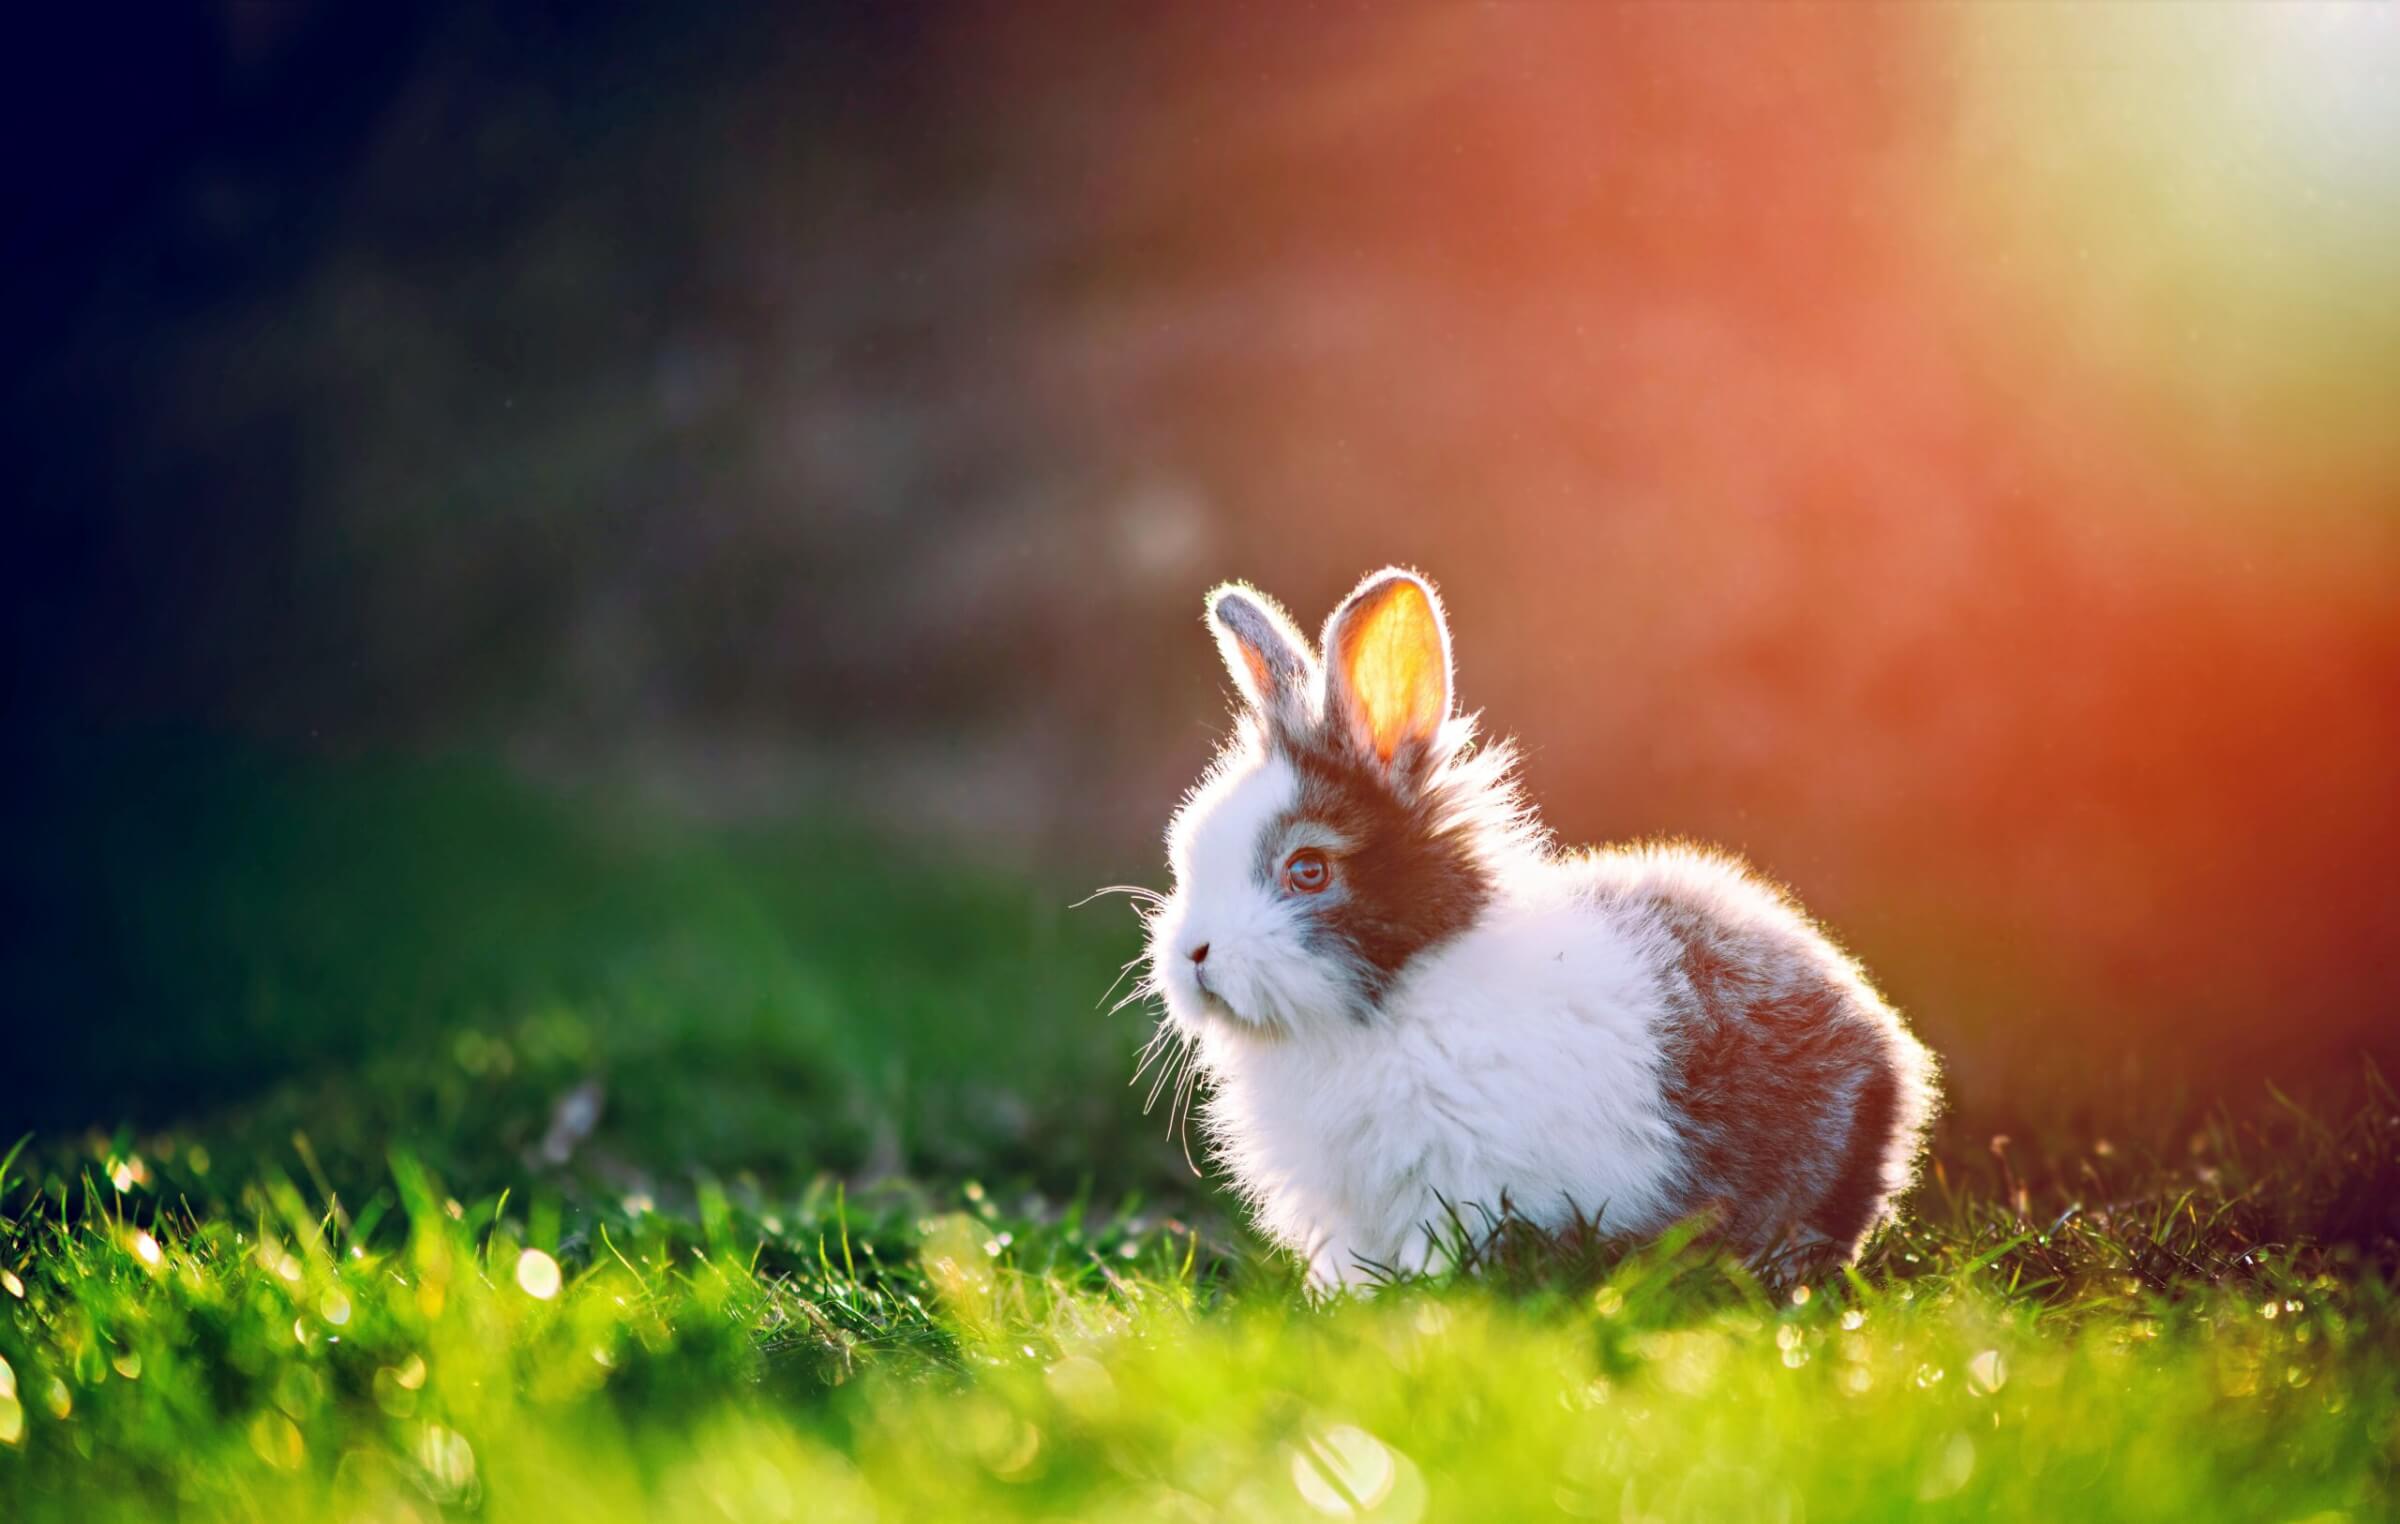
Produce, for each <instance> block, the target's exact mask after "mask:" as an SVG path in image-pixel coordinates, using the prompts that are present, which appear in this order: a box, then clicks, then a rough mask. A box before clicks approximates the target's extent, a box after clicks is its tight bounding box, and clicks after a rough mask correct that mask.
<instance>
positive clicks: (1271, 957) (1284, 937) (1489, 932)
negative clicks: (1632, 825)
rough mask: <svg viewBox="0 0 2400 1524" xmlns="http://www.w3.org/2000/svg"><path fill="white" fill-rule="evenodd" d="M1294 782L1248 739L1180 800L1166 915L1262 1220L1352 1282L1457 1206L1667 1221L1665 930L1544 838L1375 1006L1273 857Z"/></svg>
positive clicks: (1163, 972) (1187, 1006)
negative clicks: (1639, 919)
mask: <svg viewBox="0 0 2400 1524" xmlns="http://www.w3.org/2000/svg"><path fill="white" fill-rule="evenodd" d="M1294 792H1295V785H1294V780H1293V778H1292V776H1291V771H1290V769H1289V767H1288V766H1287V765H1285V764H1284V763H1283V762H1282V761H1281V760H1280V759H1277V758H1275V757H1272V756H1270V755H1266V754H1264V753H1263V752H1262V751H1260V750H1259V749H1258V748H1257V747H1255V746H1251V745H1241V744H1237V746H1236V747H1235V748H1234V749H1233V750H1231V751H1229V753H1228V754H1227V756H1226V757H1225V758H1224V759H1223V760H1222V761H1221V762H1220V763H1219V765H1218V767H1217V768H1216V769H1215V770H1214V771H1213V772H1212V773H1211V775H1210V777H1209V778H1208V779H1207V780H1206V781H1205V782H1204V783H1203V784H1202V785H1201V787H1200V788H1199V789H1197V790H1195V791H1194V793H1193V795H1192V797H1191V799H1190V800H1189V801H1187V803H1186V805H1185V807H1184V809H1183V810H1182V811H1181V812H1180V813H1179V814H1178V815H1177V818H1176V823H1175V826H1174V827H1173V829H1172V830H1171V832H1170V853H1169V855H1170V859H1171V861H1172V862H1173V865H1174V868H1175V877H1176V886H1177V892H1176V893H1175V895H1174V896H1173V897H1172V898H1171V899H1170V900H1169V902H1168V903H1167V905H1166V906H1165V907H1164V908H1163V909H1162V911H1161V913H1160V915H1159V917H1158V919H1157V921H1156V922H1155V923H1154V924H1153V926H1152V929H1151V936H1152V948H1153V952H1152V969H1153V973H1152V977H1153V980H1154V981H1155V983H1156V984H1157V986H1158V987H1159V988H1160V989H1161V990H1162V992H1163V993H1164V995H1165V997H1166V1005H1167V1011H1168V1015H1169V1018H1170V1020H1172V1021H1173V1022H1174V1023H1175V1024H1176V1026H1177V1027H1178V1028H1179V1029H1180V1030H1181V1032H1182V1033H1183V1034H1184V1035H1185V1037H1186V1038H1187V1039H1188V1040H1190V1041H1192V1042H1194V1043H1196V1044H1197V1060H1198V1062H1199V1064H1200V1066H1201V1069H1202V1071H1203V1072H1204V1073H1205V1074H1206V1076H1207V1077H1208V1079H1209V1081H1210V1082H1211V1090H1212V1093H1211V1096H1210V1099H1209V1100H1208V1102H1207V1104H1206V1111H1205V1117H1206V1124H1207V1129H1208V1133H1209V1136H1210V1137H1211V1139H1212V1140H1213V1142H1214V1144H1215V1151H1216V1155H1217V1157H1218V1158H1219V1160H1220V1161H1221V1162H1222V1163H1223V1164H1224V1165H1225V1167H1226V1168H1227V1169H1228V1170H1229V1171H1230V1172H1231V1174H1232V1176H1233V1179H1234V1182H1235V1184H1236V1186H1237V1187H1238V1188H1239V1189H1240V1191H1241V1192H1242V1194H1243V1195H1244V1196H1245V1197H1246V1198H1247V1199H1248V1200H1249V1202H1250V1204H1251V1206H1252V1208H1253V1210H1254V1212H1255V1214H1256V1217H1257V1220H1258V1223H1259V1225H1260V1227H1261V1228H1262V1229H1263V1230H1264V1231H1265V1232H1266V1233H1267V1234H1268V1235H1269V1236H1271V1237H1272V1238H1274V1239H1275V1240H1276V1242H1278V1243H1280V1244H1282V1245H1283V1246H1284V1247H1286V1248H1288V1249H1290V1250H1291V1251H1292V1252H1293V1253H1295V1254H1298V1255H1300V1256H1301V1257H1302V1258H1303V1259H1304V1260H1305V1261H1306V1262H1307V1264H1308V1266H1309V1273H1310V1278H1311V1279H1312V1280H1313V1281H1314V1282H1316V1283H1317V1284H1319V1285H1320V1286H1332V1285H1340V1284H1345V1283H1357V1282H1359V1281H1360V1280H1362V1279H1363V1278H1365V1277H1366V1275H1367V1274H1369V1273H1371V1272H1372V1270H1373V1269H1375V1268H1376V1267H1383V1268H1390V1269H1403V1270H1414V1269H1421V1268H1423V1267H1425V1266H1426V1265H1427V1264H1428V1263H1430V1262H1431V1260H1432V1258H1433V1257H1434V1253H1435V1250H1436V1248H1437V1237H1436V1233H1437V1230H1439V1229H1441V1228H1443V1227H1444V1226H1445V1224H1446V1223H1447V1220H1448V1218H1449V1216H1450V1214H1451V1213H1452V1212H1453V1211H1455V1212H1456V1213H1457V1214H1458V1215H1459V1217H1460V1219H1461V1220H1462V1221H1463V1222H1464V1223H1465V1225H1466V1226H1468V1227H1469V1228H1470V1229H1473V1228H1476V1227H1478V1226H1481V1225H1484V1223H1485V1218H1484V1215H1483V1214H1485V1213H1491V1214H1497V1213H1499V1212H1500V1211H1501V1210H1502V1207H1503V1198H1504V1197H1505V1204H1506V1207H1507V1208H1508V1209H1509V1210H1513V1211H1514V1212H1516V1213H1517V1214H1518V1215H1520V1216H1523V1217H1526V1218H1528V1219H1530V1220H1533V1221H1536V1222H1542V1223H1547V1224H1552V1225H1556V1224H1561V1223H1564V1222H1566V1221H1569V1220H1571V1219H1572V1218H1573V1217H1574V1216H1576V1215H1577V1214H1580V1215H1582V1216H1583V1217H1584V1218H1587V1219H1594V1218H1596V1219H1598V1220H1600V1221H1601V1222H1602V1224H1603V1225H1604V1226H1605V1227H1606V1228H1608V1229H1610V1230H1612V1231H1617V1232H1625V1233H1645V1232H1653V1231H1656V1230H1657V1229H1659V1228H1662V1227H1664V1226H1666V1224H1667V1222H1668V1221H1669V1219H1670V1217H1671V1215H1672V1213H1671V1206H1670V1203H1671V1201H1672V1199H1673V1193H1674V1188H1675V1185H1676V1183H1677V1181H1678V1179H1679V1175H1678V1168H1679V1166H1678V1163H1677V1154H1676V1149H1675V1135H1674V1130H1673V1128H1672V1126H1671V1125H1670V1122H1669V1119H1668V1116H1667V1112H1666V1109H1665V1106H1664V1104H1663V1103H1662V1101H1661V1098H1660V1085H1661V1080H1662V1073H1661V1065H1662V1062H1663V1059H1662V1049H1661V1042H1660V1037H1659V1034H1658V1031H1657V1023H1658V1021H1659V1020H1660V1018H1661V1017H1662V1015H1663V1008H1662V1006H1661V1003H1660V999H1659V995H1658V979H1659V973H1658V961H1657V959H1658V952H1657V949H1656V948H1655V947H1654V946H1646V945H1645V943H1646V942H1654V941H1655V937H1654V936H1653V935H1652V934H1650V933H1649V932H1648V931H1647V930H1646V929H1645V928H1643V927H1639V926H1631V925H1624V924H1620V923H1619V921H1618V920H1617V919H1616V918H1614V917H1613V916H1611V915H1609V914H1606V913H1604V912H1602V911H1600V910H1598V909H1595V908H1594V907H1593V905H1592V903H1591V902H1590V900H1589V899H1588V898H1587V897H1585V896H1584V895H1583V894H1582V893H1581V892H1580V889H1579V886H1580V881H1581V878H1582V874H1581V873H1580V872H1578V871H1577V869H1576V866H1575V865H1574V864H1573V863H1569V862H1551V861H1548V860H1546V859H1543V858H1540V857H1537V856H1535V855H1534V854H1533V853H1531V852H1526V853H1525V854H1523V858H1522V860H1521V861H1518V862H1516V863H1513V864H1511V871H1510V872H1509V873H1508V874H1507V875H1505V876H1504V878H1503V880H1502V884H1503V887H1502V889H1501V898H1500V899H1499V900H1498V901H1497V902H1496V903H1495V904H1493V905H1492V906H1491V907H1490V908H1489V909H1488V910H1487V912H1486V913H1485V915H1484V917H1483V918H1482V920H1481V922H1480V923H1479V924H1478V925H1477V926H1476V927H1475V928H1473V929H1472V930H1470V931H1469V932H1467V933H1466V934H1465V935H1463V936H1461V937H1459V938H1457V939H1455V940H1453V941H1451V942H1449V943H1447V944H1445V945H1444V946H1442V947H1440V948H1437V949H1435V950H1434V951H1432V952H1430V953H1428V954H1426V955H1425V956H1424V957H1423V958H1421V959H1419V960H1418V961H1417V963H1416V964H1414V965H1413V966H1412V967H1411V968H1410V969H1409V970H1408V972H1407V974H1406V975H1405V976H1404V978H1403V979H1402V982H1401V983H1400V984H1398V985H1397V986H1395V987H1394V988H1393V989H1392V990H1390V991H1389V992H1388V993H1387V994H1386V995H1385V996H1384V998H1383V999H1382V1001H1381V1002H1380V1005H1379V1006H1378V1007H1377V1008H1376V1009H1375V1010H1373V1011H1372V1012H1371V1013H1367V1012H1364V1011H1363V1010H1362V1003H1361V998H1360V996H1359V995H1358V993H1357V991H1356V989H1355V986H1354V985H1353V984H1352V983H1351V982H1350V981H1349V980H1348V979H1347V978H1345V977H1344V976H1343V972H1344V971H1343V970H1341V969H1340V968H1339V967H1338V966H1337V965H1333V964H1330V963H1329V962H1328V960H1327V959H1326V957H1325V956H1324V955H1323V954H1322V953H1321V952H1311V951H1310V950H1309V949H1308V948H1306V947H1305V946H1304V945H1303V944H1302V942H1301V940H1300V933H1299V925H1298V918H1297V916H1296V915H1295V914H1294V913H1293V912H1292V910H1291V908H1290V906H1289V903H1288V902H1287V901H1284V900H1283V899H1282V898H1281V897H1280V896H1279V895H1278V894H1277V892H1276V890H1275V889H1274V887H1273V886H1272V884H1270V883H1262V882H1260V881H1259V875H1258V874H1257V872H1256V867H1257V863H1258V861H1259V858H1260V850H1259V844H1260V836H1261V832H1262V831H1265V830H1267V829H1269V828H1270V826H1271V824H1272V823H1273V822H1274V820H1275V819H1276V817H1277V816H1278V815H1279V813H1280V812H1281V811H1283V810H1284V809H1287V808H1288V807H1289V805H1290V803H1291V801H1292V798H1293V795H1294ZM1281 851H1282V847H1281V845H1280V844H1278V845H1277V847H1276V849H1275V852H1274V853H1271V854H1268V855H1269V856H1270V857H1274V856H1279V855H1280V853H1281ZM1202 942H1205V943H1207V944H1208V946H1209V954H1208V959H1207V962H1206V964H1205V965H1202V966H1201V967H1199V968H1195V967H1194V965H1193V964H1192V961H1191V959H1190V956H1189V954H1190V950H1191V949H1192V948H1193V947H1194V946H1197V945H1198V944H1200V943H1202ZM1203 977H1204V978H1205V979H1206V981H1207V989H1208V990H1209V991H1210V992H1213V993H1214V994H1215V995H1217V996H1218V997H1219V998H1220V999H1221V1000H1222V1001H1223V1002H1224V1008H1218V1007H1214V1006H1211V1005H1210V1004H1209V1003H1208V1002H1207V1000H1206V998H1205V997H1204V994H1203V987H1202V984H1201V980H1202V978H1203Z"/></svg>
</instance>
